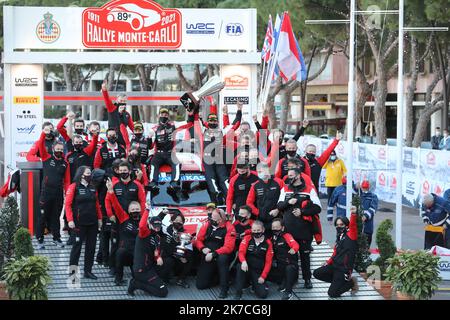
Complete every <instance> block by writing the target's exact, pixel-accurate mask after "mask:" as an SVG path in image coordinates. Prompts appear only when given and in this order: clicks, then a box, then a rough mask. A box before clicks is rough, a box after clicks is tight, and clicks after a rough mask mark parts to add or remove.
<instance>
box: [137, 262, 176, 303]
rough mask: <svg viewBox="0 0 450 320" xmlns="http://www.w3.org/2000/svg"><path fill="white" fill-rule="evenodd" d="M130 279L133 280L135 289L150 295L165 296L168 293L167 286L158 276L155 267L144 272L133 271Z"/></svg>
mask: <svg viewBox="0 0 450 320" xmlns="http://www.w3.org/2000/svg"><path fill="white" fill-rule="evenodd" d="M131 281H132V282H134V286H135V288H136V289H141V290H143V291H145V292H147V293H149V294H151V295H154V296H157V297H160V298H165V297H167V295H168V294H169V291H168V290H167V287H166V286H165V284H164V282H163V281H162V280H161V278H160V277H159V275H158V272H157V271H156V269H155V268H152V269H150V270H148V271H144V272H136V273H134V278H133V279H132V280H131Z"/></svg>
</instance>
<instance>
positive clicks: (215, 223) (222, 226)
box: [194, 209, 236, 299]
mask: <svg viewBox="0 0 450 320" xmlns="http://www.w3.org/2000/svg"><path fill="white" fill-rule="evenodd" d="M235 241H236V230H235V229H234V227H233V225H232V224H231V222H230V221H227V219H226V214H225V212H224V211H223V210H221V209H215V210H214V211H213V212H212V214H211V219H209V220H208V221H207V222H205V223H204V224H203V225H202V227H201V228H200V230H199V232H198V234H197V238H196V240H195V242H194V245H195V247H196V248H197V249H198V250H199V251H200V252H201V253H202V257H201V261H200V265H199V267H198V270H197V282H196V286H197V289H199V290H203V289H208V288H211V287H212V286H213V278H214V275H215V273H216V272H217V271H216V270H218V271H219V272H218V273H219V280H220V287H221V291H220V295H219V298H221V299H224V298H226V297H227V295H228V276H229V274H228V273H229V272H228V267H229V265H230V262H231V259H230V258H231V257H230V256H231V254H232V253H233V250H234V245H235Z"/></svg>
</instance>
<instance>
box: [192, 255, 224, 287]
mask: <svg viewBox="0 0 450 320" xmlns="http://www.w3.org/2000/svg"><path fill="white" fill-rule="evenodd" d="M229 265H230V255H226V254H220V255H219V256H218V257H217V258H215V259H213V260H212V261H211V262H206V261H205V255H202V257H201V260H200V265H199V266H198V269H197V279H196V287H197V289H199V290H204V289H209V288H211V287H213V286H214V285H215V283H214V276H217V275H219V283H220V287H221V288H222V289H228V279H229V270H228V269H229Z"/></svg>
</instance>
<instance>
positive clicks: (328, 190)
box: [327, 187, 336, 202]
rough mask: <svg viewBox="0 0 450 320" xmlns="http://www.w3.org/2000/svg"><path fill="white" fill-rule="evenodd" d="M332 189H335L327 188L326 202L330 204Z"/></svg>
mask: <svg viewBox="0 0 450 320" xmlns="http://www.w3.org/2000/svg"><path fill="white" fill-rule="evenodd" d="M334 189H336V187H327V195H328V202H330V199H331V195H332V194H333V191H334Z"/></svg>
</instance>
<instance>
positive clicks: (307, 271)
mask: <svg viewBox="0 0 450 320" xmlns="http://www.w3.org/2000/svg"><path fill="white" fill-rule="evenodd" d="M295 240H296V241H297V242H298V244H299V245H300V250H299V253H300V266H301V268H302V278H303V280H310V279H311V257H310V254H311V249H312V246H311V244H312V240H300V239H295Z"/></svg>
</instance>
